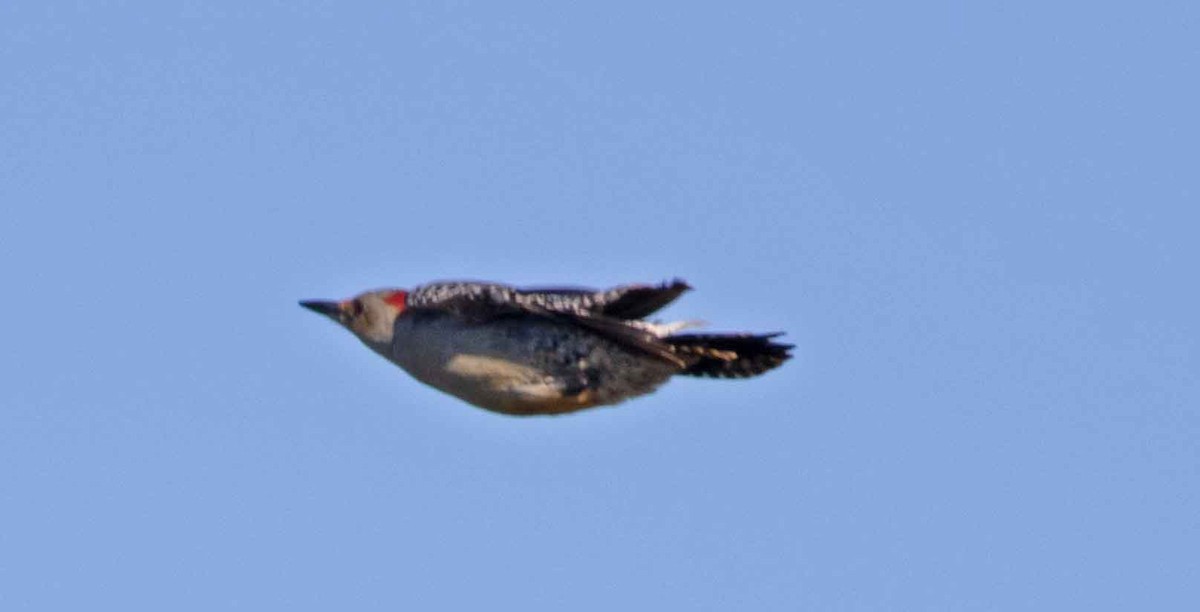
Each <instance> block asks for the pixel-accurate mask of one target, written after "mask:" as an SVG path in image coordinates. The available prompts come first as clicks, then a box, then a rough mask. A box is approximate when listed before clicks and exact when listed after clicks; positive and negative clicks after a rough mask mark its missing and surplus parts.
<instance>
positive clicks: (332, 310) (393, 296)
mask: <svg viewBox="0 0 1200 612" xmlns="http://www.w3.org/2000/svg"><path fill="white" fill-rule="evenodd" d="M407 299H408V292H406V291H403V290H400V289H380V290H377V291H367V292H366V293H360V294H358V295H356V296H354V297H352V298H350V299H348V300H342V301H340V302H330V301H324V300H305V301H302V302H300V305H301V306H303V307H305V308H307V309H309V310H311V311H313V312H316V313H319V314H323V315H325V316H327V317H329V318H330V319H333V320H334V321H337V322H338V323H339V324H340V325H342V326H343V327H345V328H346V329H348V330H350V331H351V332H352V333H353V334H354V335H355V336H358V338H359V339H360V340H362V341H363V342H364V343H366V344H367V346H370V347H371V348H374V349H376V350H380V349H381V348H383V347H384V346H386V345H389V344H391V342H392V334H393V329H394V328H393V326H394V325H395V323H396V317H398V316H400V313H402V312H404V309H405V306H406V304H407Z"/></svg>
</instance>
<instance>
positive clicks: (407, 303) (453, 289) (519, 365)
mask: <svg viewBox="0 0 1200 612" xmlns="http://www.w3.org/2000/svg"><path fill="white" fill-rule="evenodd" d="M689 289H691V287H690V286H689V285H688V284H687V283H685V282H684V281H682V280H678V279H676V280H674V281H670V282H665V283H661V284H658V285H647V284H631V285H622V286H618V287H614V288H612V289H608V290H606V291H597V290H592V289H579V288H541V289H532V288H526V289H520V288H516V287H511V286H508V285H503V284H499V283H486V282H458V281H454V282H435V283H430V284H426V285H422V286H418V287H415V288H413V289H410V290H405V289H380V290H375V291H367V292H365V293H361V294H359V295H357V296H355V297H353V298H350V299H347V300H343V301H340V302H337V301H323V300H306V301H302V302H300V305H301V306H303V307H305V308H307V309H309V310H312V311H314V312H317V313H319V314H323V315H325V316H327V317H329V318H330V319H333V320H334V321H335V322H337V323H338V324H339V325H341V326H343V327H345V328H346V329H347V330H349V331H350V332H351V333H353V334H354V335H355V336H356V337H357V338H358V339H359V340H361V341H362V342H363V344H366V345H367V346H368V347H369V348H370V349H371V350H373V351H375V352H376V353H379V354H380V355H382V356H383V357H384V358H386V359H387V360H389V361H391V362H392V363H394V364H396V365H398V366H400V368H402V369H403V370H404V371H406V372H408V373H409V374H411V375H412V376H413V377H414V378H416V379H417V380H419V381H421V382H422V383H425V384H427V385H429V386H431V387H434V388H436V389H439V390H441V391H444V392H446V393H449V394H450V395H453V396H455V397H457V398H459V399H461V400H464V401H466V402H468V403H471V404H474V405H476V406H479V407H480V408H484V409H487V410H491V411H494V412H499V413H504V414H509V415H517V416H528V415H548V414H565V413H569V412H575V411H577V410H582V409H584V408H591V407H594V406H603V405H609V404H616V403H618V402H621V401H624V400H626V399H629V398H631V397H636V396H639V395H644V394H647V393H650V392H652V391H654V390H655V389H657V388H658V387H659V386H660V385H662V384H663V383H664V382H666V381H667V379H669V378H671V377H672V376H674V375H677V374H679V375H683V376H700V377H713V378H747V377H751V376H758V375H759V374H762V373H764V372H766V371H768V370H771V369H774V368H776V367H779V366H780V365H782V364H783V362H785V361H787V360H788V359H789V358H790V357H791V355H790V354H789V350H790V349H791V348H792V345H790V344H780V343H777V342H775V341H774V340H773V339H774V338H776V337H777V336H780V335H782V334H781V333H773V334H746V333H741V334H728V333H719V334H694V333H687V334H680V333H678V332H679V331H680V330H682V329H685V328H688V327H693V326H695V325H696V324H695V323H693V322H677V323H659V322H656V321H648V320H646V317H647V316H649V315H651V314H653V313H654V312H656V311H658V310H659V309H661V308H663V307H664V306H666V305H667V304H669V303H671V302H672V301H674V300H675V299H676V298H677V297H679V296H680V295H681V294H682V293H683V292H685V291H687V290H689Z"/></svg>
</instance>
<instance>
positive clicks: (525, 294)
mask: <svg viewBox="0 0 1200 612" xmlns="http://www.w3.org/2000/svg"><path fill="white" fill-rule="evenodd" d="M688 289H691V286H689V285H688V284H687V283H685V282H683V281H682V280H680V279H675V280H672V281H670V282H667V283H660V284H658V285H642V284H634V285H621V286H619V287H613V288H612V289H608V290H606V291H597V290H595V289H582V288H574V287H552V288H531V289H516V290H514V291H515V292H516V295H518V296H519V297H521V298H530V299H533V300H536V301H537V302H539V303H541V304H544V305H546V307H548V308H551V309H554V310H584V311H587V312H592V313H595V314H601V315H604V316H606V317H613V318H616V319H641V318H643V317H646V316H649V315H650V314H652V313H654V312H655V311H657V310H659V309H661V308H663V307H664V306H666V305H667V304H670V303H671V302H673V301H675V298H677V297H679V296H680V295H681V294H683V292H685V291H687V290H688Z"/></svg>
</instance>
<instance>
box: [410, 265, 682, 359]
mask: <svg viewBox="0 0 1200 612" xmlns="http://www.w3.org/2000/svg"><path fill="white" fill-rule="evenodd" d="M680 283H682V281H680ZM618 289H621V288H618ZM649 289H657V288H649ZM665 290H666V289H665V286H664V288H663V289H661V290H660V291H665ZM684 290H686V285H684V288H683V289H679V290H677V293H676V294H675V295H678V293H682V292H683V291H684ZM612 291H617V289H614V290H612ZM607 293H611V292H603V293H599V292H590V293H589V292H586V290H579V289H552V290H525V291H522V290H518V289H514V288H512V287H509V286H507V285H500V284H495V283H473V282H447V283H432V284H428V285H423V286H421V287H417V288H416V289H414V290H413V291H412V292H410V293H409V294H408V299H407V309H409V310H415V311H418V312H419V311H422V310H424V311H436V312H441V313H450V314H453V315H455V316H457V317H460V318H462V319H465V320H468V321H471V322H476V323H484V322H487V321H491V320H494V319H497V318H501V317H513V316H529V317H537V318H541V319H549V320H552V321H559V322H563V323H567V324H570V325H575V326H578V327H582V328H584V329H587V330H589V331H591V332H593V333H596V334H599V335H600V336H603V337H604V338H607V339H609V340H612V341H613V342H616V343H617V344H620V345H621V346H624V347H626V348H629V349H632V350H635V351H638V352H641V353H644V354H647V355H651V356H653V357H656V358H658V359H661V360H663V361H665V362H668V363H671V364H673V365H676V366H679V367H683V366H684V365H685V362H684V361H683V360H682V359H680V358H679V356H677V355H676V354H675V352H674V350H673V349H672V348H671V346H670V345H668V344H666V343H665V342H662V341H661V340H660V339H659V338H658V336H656V335H654V334H653V333H651V332H650V331H648V330H645V329H642V328H640V327H636V326H634V325H630V324H629V323H628V322H627V321H625V320H623V319H620V318H615V317H612V316H608V315H607V314H605V313H604V305H605V304H607V305H613V304H616V305H618V306H619V308H618V310H619V311H623V312H628V311H630V310H633V311H637V310H638V309H637V308H636V307H635V306H634V305H635V304H637V303H643V304H648V303H651V302H650V301H649V299H648V298H638V299H631V301H628V302H622V300H621V297H620V296H618V297H617V298H615V299H613V300H609V301H607V302H600V301H596V300H592V299H590V298H588V296H596V295H604V294H607ZM670 299H674V296H672V297H671V298H669V299H667V300H666V301H670ZM659 302H661V303H663V304H665V303H666V302H663V301H662V298H659ZM642 308H643V309H644V308H645V307H642Z"/></svg>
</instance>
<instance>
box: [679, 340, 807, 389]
mask: <svg viewBox="0 0 1200 612" xmlns="http://www.w3.org/2000/svg"><path fill="white" fill-rule="evenodd" d="M781 335H783V334H782V333H776V334H679V335H675V336H668V337H666V338H664V339H663V341H664V342H666V343H667V344H668V345H670V347H671V349H672V350H673V351H675V353H676V354H677V355H679V357H681V358H682V359H683V360H684V361H685V362H686V363H687V364H688V365H687V367H686V368H685V369H684V370H683V371H682V372H680V374H684V375H686V376H710V377H713V378H748V377H750V376H758V375H759V374H762V373H763V372H766V371H768V370H773V369H775V368H777V367H779V366H781V365H783V362H785V361H787V360H788V359H790V358H791V357H792V356H791V354H790V353H789V352H788V351H790V350H791V349H792V345H791V344H781V343H778V342H772V341H771V339H772V338H776V337H778V336H781Z"/></svg>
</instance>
